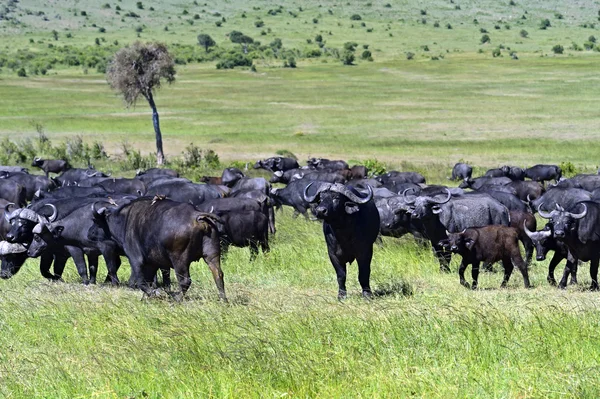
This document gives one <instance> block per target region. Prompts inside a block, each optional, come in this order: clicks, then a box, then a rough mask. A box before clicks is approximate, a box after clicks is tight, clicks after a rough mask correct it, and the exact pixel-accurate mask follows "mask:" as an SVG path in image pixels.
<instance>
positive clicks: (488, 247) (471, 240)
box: [448, 226, 531, 289]
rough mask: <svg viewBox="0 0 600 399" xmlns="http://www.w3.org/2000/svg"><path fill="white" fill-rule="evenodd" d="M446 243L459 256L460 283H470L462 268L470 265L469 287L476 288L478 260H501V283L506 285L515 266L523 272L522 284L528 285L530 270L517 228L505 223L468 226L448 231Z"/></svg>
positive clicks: (503, 285)
mask: <svg viewBox="0 0 600 399" xmlns="http://www.w3.org/2000/svg"><path fill="white" fill-rule="evenodd" d="M448 246H449V247H450V250H451V251H452V252H453V253H456V254H459V255H460V256H461V257H462V262H461V264H460V267H459V269H458V274H459V276H460V283H461V284H462V285H463V286H465V287H467V288H468V287H469V283H467V280H465V270H466V269H467V266H468V265H471V276H472V278H473V284H472V286H471V288H473V289H476V288H477V279H478V277H479V264H480V263H481V262H484V263H487V264H492V263H495V262H498V261H502V266H503V267H504V279H503V280H502V285H501V287H506V284H508V280H509V279H510V275H511V274H512V271H513V268H514V266H517V268H519V270H520V271H521V274H522V275H523V283H524V285H525V288H529V287H530V286H531V284H530V283H529V274H528V272H527V265H526V264H525V262H524V261H523V258H522V257H521V252H520V250H519V234H518V232H517V230H516V229H514V228H512V227H506V226H484V227H478V228H468V229H465V230H464V231H462V232H459V233H450V232H448Z"/></svg>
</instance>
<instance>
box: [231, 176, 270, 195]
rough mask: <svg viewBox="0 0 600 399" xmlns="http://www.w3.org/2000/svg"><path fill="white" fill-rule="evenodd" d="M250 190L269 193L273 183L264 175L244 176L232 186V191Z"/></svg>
mask: <svg viewBox="0 0 600 399" xmlns="http://www.w3.org/2000/svg"><path fill="white" fill-rule="evenodd" d="M248 190H256V191H260V192H261V193H263V194H265V195H269V193H270V192H271V183H269V182H268V181H267V180H266V179H264V178H262V177H254V178H253V177H243V178H241V179H239V180H238V181H237V182H236V183H235V184H234V185H233V186H231V193H235V192H237V191H248Z"/></svg>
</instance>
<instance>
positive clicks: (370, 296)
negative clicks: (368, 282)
mask: <svg viewBox="0 0 600 399" xmlns="http://www.w3.org/2000/svg"><path fill="white" fill-rule="evenodd" d="M362 296H363V298H364V299H373V293H372V292H371V291H363V292H362Z"/></svg>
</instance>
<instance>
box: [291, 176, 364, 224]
mask: <svg viewBox="0 0 600 399" xmlns="http://www.w3.org/2000/svg"><path fill="white" fill-rule="evenodd" d="M312 184H313V183H310V184H309V185H308V186H306V188H305V189H304V193H303V197H304V200H305V201H306V202H308V203H309V204H316V207H315V208H314V209H313V213H314V214H315V216H316V217H317V218H319V219H322V220H325V221H329V220H335V219H337V218H339V217H343V215H345V214H348V215H352V214H353V213H356V212H358V211H359V210H360V205H362V204H366V203H367V202H369V201H371V199H372V198H373V189H372V188H371V186H367V189H368V191H369V192H368V193H367V195H366V196H365V195H363V194H361V193H360V192H358V191H357V190H356V189H355V188H354V187H348V186H345V185H343V184H339V183H334V184H324V185H322V186H321V187H320V188H319V189H318V190H317V192H316V193H315V194H314V195H312V196H309V195H308V190H309V188H310V187H311V186H312Z"/></svg>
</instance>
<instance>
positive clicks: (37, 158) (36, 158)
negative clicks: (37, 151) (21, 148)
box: [33, 157, 42, 162]
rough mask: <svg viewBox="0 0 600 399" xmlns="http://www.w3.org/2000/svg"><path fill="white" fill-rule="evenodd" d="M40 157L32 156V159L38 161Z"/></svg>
mask: <svg viewBox="0 0 600 399" xmlns="http://www.w3.org/2000/svg"><path fill="white" fill-rule="evenodd" d="M40 159H42V158H40V157H35V158H33V160H34V161H35V162H37V161H39V160H40Z"/></svg>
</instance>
